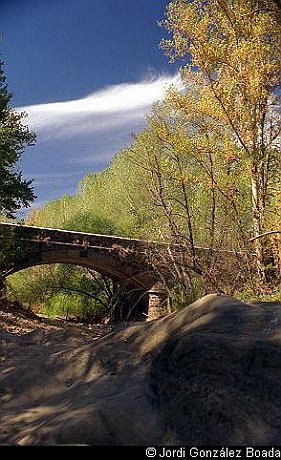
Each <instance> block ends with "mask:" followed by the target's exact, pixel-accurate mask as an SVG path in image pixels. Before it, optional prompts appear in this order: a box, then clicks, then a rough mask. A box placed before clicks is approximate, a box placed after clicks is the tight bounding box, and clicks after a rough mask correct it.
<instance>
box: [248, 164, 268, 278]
mask: <svg viewBox="0 0 281 460" xmlns="http://www.w3.org/2000/svg"><path fill="white" fill-rule="evenodd" d="M263 170H264V168H263V165H262V164H260V165H259V166H258V165H257V164H254V165H253V166H252V170H251V188H252V219H253V226H252V228H253V236H254V237H257V236H258V235H261V234H262V233H263V231H264V221H265V190H264V183H263ZM254 247H255V254H256V261H257V271H258V276H259V279H260V281H261V282H262V283H263V282H265V281H266V277H265V247H264V241H262V240H261V239H260V238H257V239H256V240H254Z"/></svg>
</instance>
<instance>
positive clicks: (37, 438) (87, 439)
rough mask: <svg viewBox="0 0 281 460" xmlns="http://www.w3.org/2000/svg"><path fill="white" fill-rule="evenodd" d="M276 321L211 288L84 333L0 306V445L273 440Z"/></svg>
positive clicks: (278, 435)
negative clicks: (160, 311) (143, 316)
mask: <svg viewBox="0 0 281 460" xmlns="http://www.w3.org/2000/svg"><path fill="white" fill-rule="evenodd" d="M280 325H281V304H278V303H276V304H261V305H248V304H244V303H242V302H239V301H238V300H236V299H233V298H231V297H228V296H222V295H209V296H206V297H204V298H202V299H200V300H198V301H197V302H195V303H194V304H192V305H190V306H188V307H186V308H185V309H184V310H182V311H180V312H178V313H176V314H171V315H169V316H167V317H166V318H164V319H162V320H158V321H154V322H151V323H137V324H135V325H132V326H128V325H119V326H117V327H112V326H109V325H107V326H94V327H93V329H92V330H90V329H86V328H83V327H79V326H73V325H66V324H65V323H62V322H60V321H55V322H54V321H45V320H41V321H39V320H37V319H36V318H34V317H32V318H31V317H30V318H23V317H22V315H21V314H20V313H18V314H17V313H16V312H15V313H8V312H7V311H6V312H4V311H2V312H1V311H0V347H1V348H0V444H8V445H54V444H62V445H67V444H82V445H148V444H150V445H161V444H165V445H171V444H173V445H184V444H185V445H190V444H193V445H212V444H217V445H229V444H232V445H243V444H251V445H278V444H279V445H280V444H281V327H280Z"/></svg>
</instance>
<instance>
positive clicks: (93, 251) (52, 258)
mask: <svg viewBox="0 0 281 460" xmlns="http://www.w3.org/2000/svg"><path fill="white" fill-rule="evenodd" d="M1 238H2V241H3V242H4V243H5V242H7V241H8V242H9V245H8V247H9V250H8V252H7V253H6V252H5V251H2V252H1ZM151 245H154V244H153V243H149V242H146V241H142V240H136V239H130V238H121V237H116V236H105V235H96V234H91V233H82V232H74V231H67V230H56V229H50V228H42V227H33V226H27V225H18V224H7V223H0V278H1V279H2V280H3V279H5V278H6V277H7V276H9V275H11V274H14V273H16V272H18V271H20V270H23V269H25V268H28V267H34V266H36V265H41V264H54V263H63V264H74V265H79V266H82V267H88V268H90V269H92V270H94V271H97V272H99V273H101V274H104V275H108V276H110V277H111V278H112V279H114V280H116V281H118V282H120V283H121V284H122V286H124V288H126V289H128V290H130V291H131V292H132V291H133V292H134V293H135V298H136V297H137V303H138V305H139V306H138V307H137V309H138V310H139V313H140V311H141V312H142V313H144V314H146V315H148V318H149V319H154V318H156V316H159V312H160V315H161V311H162V313H163V311H164V309H165V307H164V304H165V299H166V294H165V292H164V291H163V288H162V286H161V284H160V283H159V281H158V280H157V275H156V273H155V272H154V270H153V269H152V267H151V266H149V264H148V262H147V260H146V257H145V254H146V253H147V250H148V249H149V247H150V246H151ZM3 247H5V246H3Z"/></svg>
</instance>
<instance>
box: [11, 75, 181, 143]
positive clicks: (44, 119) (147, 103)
mask: <svg viewBox="0 0 281 460" xmlns="http://www.w3.org/2000/svg"><path fill="white" fill-rule="evenodd" d="M179 81H180V78H179V76H178V75H175V76H160V77H158V78H156V79H153V80H148V81H146V80H144V81H141V82H138V83H123V84H119V85H114V86H109V87H107V88H105V89H103V90H99V91H96V92H95V93H93V94H90V95H88V96H87V97H85V98H82V99H77V100H71V101H65V102H53V103H48V104H37V105H31V106H26V107H18V108H17V109H16V110H17V111H25V112H26V113H27V115H28V118H27V122H28V124H29V126H30V128H31V129H32V130H34V131H35V132H36V133H37V134H38V138H39V141H42V140H48V139H50V138H52V139H54V137H55V138H67V137H72V136H77V135H85V134H87V133H92V134H93V133H95V132H101V131H104V130H105V131H106V130H108V129H112V128H116V127H118V126H119V125H124V124H125V125H126V124H128V123H129V122H130V123H135V122H136V121H138V120H141V119H142V118H143V117H144V115H145V114H146V113H147V112H148V111H149V109H150V107H151V106H152V104H153V103H154V102H156V101H158V100H161V99H163V97H164V94H165V91H166V90H167V88H168V87H169V86H170V85H172V84H174V85H179Z"/></svg>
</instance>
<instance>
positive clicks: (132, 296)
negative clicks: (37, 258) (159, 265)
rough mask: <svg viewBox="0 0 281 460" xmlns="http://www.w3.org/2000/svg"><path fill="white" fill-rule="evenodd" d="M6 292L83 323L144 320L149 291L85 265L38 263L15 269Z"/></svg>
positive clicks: (37, 307) (37, 309) (32, 306)
mask: <svg viewBox="0 0 281 460" xmlns="http://www.w3.org/2000/svg"><path fill="white" fill-rule="evenodd" d="M6 279H7V283H6V292H7V293H8V294H9V297H10V298H11V299H13V300H17V301H19V302H20V303H21V304H23V305H24V306H25V307H28V308H30V309H31V310H33V311H34V312H35V313H36V312H37V313H38V312H39V313H41V314H42V313H43V314H46V315H47V316H62V317H66V318H73V319H78V320H79V321H80V320H81V321H83V322H122V321H144V320H146V318H147V314H148V304H149V293H148V292H147V290H145V289H143V287H139V286H135V285H131V284H130V283H129V281H128V280H125V282H124V281H123V279H122V278H119V279H118V278H116V277H114V278H112V276H111V275H109V274H108V273H106V274H104V273H100V272H97V271H96V270H94V269H93V268H91V269H89V268H88V267H87V266H84V265H76V264H69V263H67V264H65V263H53V264H37V265H34V266H31V267H27V268H22V269H20V270H16V271H15V270H13V271H10V273H9V274H8V275H7V277H6Z"/></svg>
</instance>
